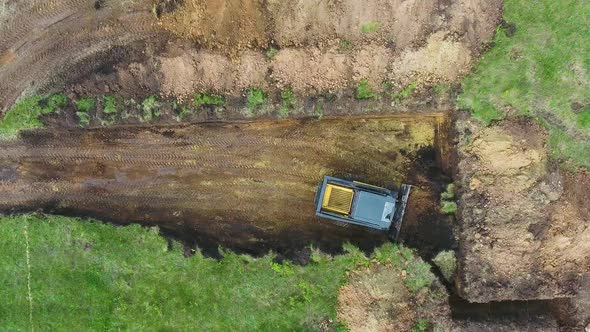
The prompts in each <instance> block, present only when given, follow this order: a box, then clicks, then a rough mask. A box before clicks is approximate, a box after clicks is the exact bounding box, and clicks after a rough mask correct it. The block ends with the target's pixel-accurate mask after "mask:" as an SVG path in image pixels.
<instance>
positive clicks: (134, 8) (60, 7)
mask: <svg viewBox="0 0 590 332" xmlns="http://www.w3.org/2000/svg"><path fill="white" fill-rule="evenodd" d="M146 3H147V2H146ZM28 5H29V6H27V5H23V6H22V7H21V8H19V10H18V11H17V13H16V15H17V17H15V18H14V19H13V20H12V21H11V22H10V23H9V24H8V25H7V26H6V27H4V28H3V29H0V59H10V60H9V61H5V62H4V63H0V108H5V107H7V106H10V105H11V104H12V103H13V102H14V100H15V99H16V98H17V97H18V96H19V95H20V94H21V93H22V92H23V91H24V90H25V89H27V88H30V87H31V86H34V87H36V88H41V89H42V88H45V87H46V86H51V88H53V89H55V88H59V87H60V86H63V85H64V84H65V83H66V82H67V81H70V80H73V79H76V78H79V77H80V76H83V75H84V74H85V73H86V71H87V70H89V69H90V68H84V67H83V66H80V63H83V62H84V59H90V58H93V57H94V58H97V59H96V61H95V62H98V63H100V62H101V61H106V60H105V58H106V57H102V58H103V59H100V58H101V57H100V55H101V54H102V53H104V52H109V51H110V50H112V49H113V48H114V47H118V46H126V45H130V44H132V43H134V42H137V41H145V40H154V41H155V40H159V38H161V37H165V36H164V35H165V34H164V35H162V33H161V32H160V29H159V28H158V27H157V25H155V24H154V20H153V16H152V15H151V13H150V12H149V9H148V8H145V4H143V3H138V4H136V5H133V4H130V5H126V4H123V3H122V2H121V3H120V2H113V3H112V4H111V5H110V6H107V7H103V8H101V9H100V10H96V9H95V8H94V6H93V2H92V1H83V0H72V1H63V0H61V1H50V2H39V3H37V2H33V1H29V3H28Z"/></svg>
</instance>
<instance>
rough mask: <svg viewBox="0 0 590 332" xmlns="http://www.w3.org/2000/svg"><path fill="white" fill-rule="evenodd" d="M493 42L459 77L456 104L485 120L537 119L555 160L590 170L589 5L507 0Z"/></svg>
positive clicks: (574, 1)
mask: <svg viewBox="0 0 590 332" xmlns="http://www.w3.org/2000/svg"><path fill="white" fill-rule="evenodd" d="M504 20H505V21H507V22H508V23H509V24H514V26H515V28H516V29H515V30H514V28H512V27H510V26H509V25H504V26H503V27H501V28H499V29H498V33H497V36H496V38H495V40H494V47H493V48H492V49H491V50H490V51H489V52H487V53H486V54H485V55H484V57H483V58H482V60H481V62H480V64H479V65H478V66H477V67H476V68H475V70H474V73H473V74H472V75H471V76H469V77H468V78H467V79H466V80H465V81H464V82H463V89H464V92H463V94H462V95H460V97H459V100H458V105H459V107H461V108H467V109H471V110H472V111H473V114H474V116H475V117H476V118H478V119H480V120H482V121H484V122H486V123H490V122H493V121H496V120H500V119H502V118H504V117H505V116H506V114H507V112H510V111H515V113H516V114H522V115H525V116H531V117H534V118H536V119H538V120H539V121H540V122H541V123H542V124H543V125H544V126H545V127H546V128H547V129H548V131H549V133H550V135H551V137H550V140H549V144H550V147H551V150H552V152H553V155H554V156H555V157H556V158H558V159H565V160H570V161H572V162H573V163H574V164H575V165H578V166H585V167H590V145H588V144H587V142H588V140H589V139H590V2H588V1H578V0H563V1H552V0H538V1H522V0H507V1H505V2H504Z"/></svg>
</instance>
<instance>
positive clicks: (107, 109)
mask: <svg viewBox="0 0 590 332" xmlns="http://www.w3.org/2000/svg"><path fill="white" fill-rule="evenodd" d="M118 111H119V110H118V108H117V100H116V99H115V97H113V96H105V97H104V108H103V112H104V113H106V114H115V113H117V112H118Z"/></svg>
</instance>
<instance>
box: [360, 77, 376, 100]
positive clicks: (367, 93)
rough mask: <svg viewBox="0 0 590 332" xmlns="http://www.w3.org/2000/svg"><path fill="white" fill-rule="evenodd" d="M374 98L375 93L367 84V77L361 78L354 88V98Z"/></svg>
mask: <svg viewBox="0 0 590 332" xmlns="http://www.w3.org/2000/svg"><path fill="white" fill-rule="evenodd" d="M375 98H377V95H376V94H375V92H374V91H373V89H372V88H371V86H370V85H369V81H368V80H367V79H362V80H361V81H360V82H359V85H358V86H357V88H356V99H358V100H366V99H375Z"/></svg>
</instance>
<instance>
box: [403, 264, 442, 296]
mask: <svg viewBox="0 0 590 332" xmlns="http://www.w3.org/2000/svg"><path fill="white" fill-rule="evenodd" d="M406 271H407V276H406V280H405V284H406V287H408V289H409V290H410V291H411V292H412V293H413V294H417V293H418V292H419V291H420V290H422V289H423V288H426V287H430V285H432V283H433V282H434V280H435V279H436V277H435V276H434V274H433V273H432V271H430V264H428V263H426V262H425V261H423V260H422V259H420V258H414V259H413V260H412V261H410V264H409V265H408V266H407V267H406Z"/></svg>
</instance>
